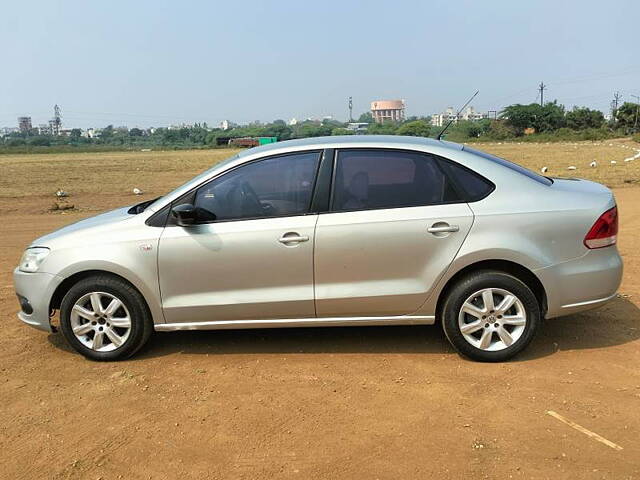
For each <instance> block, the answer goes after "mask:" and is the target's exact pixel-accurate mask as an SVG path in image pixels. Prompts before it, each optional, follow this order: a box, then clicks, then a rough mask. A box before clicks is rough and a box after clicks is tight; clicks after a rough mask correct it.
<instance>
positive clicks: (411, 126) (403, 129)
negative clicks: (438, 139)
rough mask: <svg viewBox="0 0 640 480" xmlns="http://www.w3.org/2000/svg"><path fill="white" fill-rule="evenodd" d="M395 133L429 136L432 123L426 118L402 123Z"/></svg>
mask: <svg viewBox="0 0 640 480" xmlns="http://www.w3.org/2000/svg"><path fill="white" fill-rule="evenodd" d="M395 133H396V135H409V136H412V137H428V136H429V134H430V133H431V125H429V124H428V123H427V122H425V121H424V120H414V121H411V122H405V123H403V124H402V125H400V126H399V127H398V129H397V130H396V132H395Z"/></svg>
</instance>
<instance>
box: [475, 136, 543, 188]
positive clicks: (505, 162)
mask: <svg viewBox="0 0 640 480" xmlns="http://www.w3.org/2000/svg"><path fill="white" fill-rule="evenodd" d="M464 151H465V152H469V153H473V154H474V155H478V156H479V157H482V158H485V159H487V160H491V161H492V162H495V163H499V164H500V165H502V166H503V167H507V168H510V169H511V170H515V171H516V172H518V173H521V174H522V175H525V176H527V177H529V178H531V179H532V180H535V181H536V182H538V183H542V184H543V185H547V186H548V185H551V184H552V183H553V180H551V179H550V178H548V177H543V176H542V175H538V174H537V173H535V172H532V171H531V170H529V169H527V168H524V167H522V166H520V165H518V164H517V163H513V162H510V161H509V160H505V159H504V158H500V157H496V156H495V155H491V154H490V153H487V152H483V151H482V150H475V149H473V148H469V147H467V146H466V145H465V146H464Z"/></svg>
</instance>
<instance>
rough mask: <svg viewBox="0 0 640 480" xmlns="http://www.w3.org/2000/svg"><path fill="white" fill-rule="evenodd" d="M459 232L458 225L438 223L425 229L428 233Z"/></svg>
mask: <svg viewBox="0 0 640 480" xmlns="http://www.w3.org/2000/svg"><path fill="white" fill-rule="evenodd" d="M458 231H460V227H459V226H458V225H449V224H448V223H444V222H438V223H434V224H433V225H431V226H430V227H429V228H427V232H429V233H452V232H458Z"/></svg>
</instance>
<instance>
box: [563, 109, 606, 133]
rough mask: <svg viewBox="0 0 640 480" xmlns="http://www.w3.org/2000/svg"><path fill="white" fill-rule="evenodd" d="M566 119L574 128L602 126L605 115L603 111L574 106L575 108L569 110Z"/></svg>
mask: <svg viewBox="0 0 640 480" xmlns="http://www.w3.org/2000/svg"><path fill="white" fill-rule="evenodd" d="M565 119H566V121H567V127H569V128H572V129H573V130H584V129H587V128H600V127H602V125H604V115H603V114H602V112H601V111H599V110H592V109H590V108H587V107H573V110H571V111H570V112H567V114H566V116H565Z"/></svg>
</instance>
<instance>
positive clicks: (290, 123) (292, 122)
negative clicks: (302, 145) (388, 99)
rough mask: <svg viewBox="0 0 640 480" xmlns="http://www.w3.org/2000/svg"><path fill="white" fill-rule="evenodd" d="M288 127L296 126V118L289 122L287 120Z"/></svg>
mask: <svg viewBox="0 0 640 480" xmlns="http://www.w3.org/2000/svg"><path fill="white" fill-rule="evenodd" d="M287 123H288V124H289V125H290V126H293V125H297V124H298V119H297V118H295V117H294V118H292V119H291V120H289V122H287Z"/></svg>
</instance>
